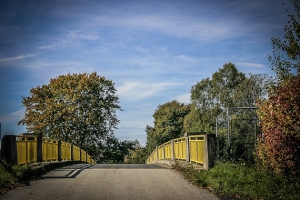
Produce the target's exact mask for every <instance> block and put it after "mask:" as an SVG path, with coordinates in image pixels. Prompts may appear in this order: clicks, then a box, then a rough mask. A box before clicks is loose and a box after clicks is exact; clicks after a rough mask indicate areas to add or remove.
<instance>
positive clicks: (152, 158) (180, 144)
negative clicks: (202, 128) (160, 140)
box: [146, 135, 207, 165]
mask: <svg viewBox="0 0 300 200" xmlns="http://www.w3.org/2000/svg"><path fill="white" fill-rule="evenodd" d="M205 137H206V136H205V135H193V136H187V137H181V138H177V139H173V140H171V141H168V142H166V143H164V144H162V145H160V146H158V147H157V148H156V149H155V150H154V151H153V152H152V153H151V154H150V155H149V157H148V158H147V160H146V163H147V164H151V163H159V162H160V161H164V160H183V161H188V162H192V163H196V164H201V165H204V164H205V154H206V153H207V149H206V145H205Z"/></svg>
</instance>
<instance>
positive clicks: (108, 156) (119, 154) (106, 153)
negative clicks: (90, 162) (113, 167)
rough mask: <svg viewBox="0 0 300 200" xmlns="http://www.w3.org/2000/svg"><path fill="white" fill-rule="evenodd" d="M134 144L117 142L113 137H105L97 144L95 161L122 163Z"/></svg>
mask: <svg viewBox="0 0 300 200" xmlns="http://www.w3.org/2000/svg"><path fill="white" fill-rule="evenodd" d="M135 144H136V143H135V141H128V140H124V141H119V140H118V139H117V138H116V137H115V136H114V135H110V136H106V137H105V138H103V139H102V140H101V141H99V142H98V144H97V149H98V151H97V155H98V156H97V159H96V160H97V162H98V163H110V164H116V163H119V164H120V163H124V161H125V158H126V157H127V156H128V155H129V152H130V151H131V150H133V149H134V147H135Z"/></svg>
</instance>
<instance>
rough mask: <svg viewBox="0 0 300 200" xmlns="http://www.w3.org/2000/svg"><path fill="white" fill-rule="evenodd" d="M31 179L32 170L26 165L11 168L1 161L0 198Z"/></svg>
mask: <svg viewBox="0 0 300 200" xmlns="http://www.w3.org/2000/svg"><path fill="white" fill-rule="evenodd" d="M29 179H30V168H29V167H28V166H26V165H22V166H10V165H8V164H6V163H5V162H3V161H0V196H1V195H3V194H5V193H6V192H7V190H10V189H13V188H15V187H16V186H19V185H21V184H24V183H25V182H27V181H29Z"/></svg>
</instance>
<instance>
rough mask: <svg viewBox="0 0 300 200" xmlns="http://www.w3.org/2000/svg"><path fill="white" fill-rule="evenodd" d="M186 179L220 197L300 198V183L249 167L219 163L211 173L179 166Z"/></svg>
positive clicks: (178, 168) (177, 165) (188, 166)
mask: <svg viewBox="0 0 300 200" xmlns="http://www.w3.org/2000/svg"><path fill="white" fill-rule="evenodd" d="M176 169H177V170H178V171H180V172H181V173H182V174H183V175H184V177H185V178H186V179H188V180H189V181H190V182H192V183H193V184H195V185H197V186H200V187H203V188H209V189H210V190H212V191H213V192H214V193H216V194H218V195H224V196H231V197H238V198H242V199H265V200H267V199H299V198H300V195H299V192H298V191H299V190H300V180H295V181H293V182H291V181H289V180H288V179H285V178H283V177H281V176H277V175H276V174H273V173H271V172H263V171H260V170H258V169H257V168H255V167H249V166H248V165H241V164H232V163H228V162H226V163H224V162H218V163H217V164H216V166H215V167H214V168H212V169H210V170H208V171H204V170H200V171H197V170H194V169H193V168H192V167H191V166H190V165H187V166H186V165H182V164H176Z"/></svg>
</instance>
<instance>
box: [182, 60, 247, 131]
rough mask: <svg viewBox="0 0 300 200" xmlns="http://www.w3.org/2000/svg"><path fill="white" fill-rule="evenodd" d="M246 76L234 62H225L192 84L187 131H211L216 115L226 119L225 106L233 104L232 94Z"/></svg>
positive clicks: (186, 122) (213, 128) (186, 120)
mask: <svg viewBox="0 0 300 200" xmlns="http://www.w3.org/2000/svg"><path fill="white" fill-rule="evenodd" d="M245 79H246V76H245V75H244V74H243V73H242V72H239V71H238V70H237V69H236V67H235V66H234V64H232V63H227V64H225V65H224V66H223V68H220V69H219V70H218V71H217V72H215V73H214V74H213V75H212V78H211V79H210V78H206V79H203V80H202V81H200V82H198V83H197V84H196V85H194V86H192V89H191V102H192V104H191V112H190V113H189V114H188V116H187V117H186V119H185V123H184V126H185V129H186V130H188V131H200V132H201V131H205V132H213V131H214V130H215V124H216V117H217V116H218V117H219V120H220V121H223V122H224V121H225V120H226V112H224V111H225V110H226V108H229V107H233V106H234V105H235V102H234V98H233V97H234V95H235V90H236V88H237V87H238V85H239V84H241V83H242V82H243V81H244V80H245Z"/></svg>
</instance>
